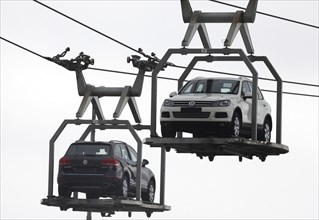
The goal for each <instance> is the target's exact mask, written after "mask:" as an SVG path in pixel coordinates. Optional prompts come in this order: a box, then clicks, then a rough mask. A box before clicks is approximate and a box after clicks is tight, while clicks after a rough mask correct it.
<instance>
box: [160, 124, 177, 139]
mask: <svg viewBox="0 0 319 220" xmlns="http://www.w3.org/2000/svg"><path fill="white" fill-rule="evenodd" d="M161 131H162V137H175V136H176V131H175V130H174V129H172V128H170V127H168V126H165V125H162V126H161Z"/></svg>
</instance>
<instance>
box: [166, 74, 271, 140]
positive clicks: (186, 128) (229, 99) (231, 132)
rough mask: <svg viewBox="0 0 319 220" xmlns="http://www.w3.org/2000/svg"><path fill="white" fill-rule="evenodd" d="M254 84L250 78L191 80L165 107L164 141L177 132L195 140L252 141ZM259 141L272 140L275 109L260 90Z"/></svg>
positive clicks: (258, 113)
mask: <svg viewBox="0 0 319 220" xmlns="http://www.w3.org/2000/svg"><path fill="white" fill-rule="evenodd" d="M251 118H252V81H251V80H249V79H246V78H242V77H238V78H202V77H198V78H195V79H193V80H190V81H189V82H188V83H187V84H186V85H185V86H184V87H183V88H182V89H181V90H180V91H179V93H178V94H177V93H176V92H173V93H171V94H170V98H169V99H165V101H164V103H163V105H162V107H161V119H160V120H161V130H162V136H163V137H175V135H176V132H178V131H181V132H188V133H192V134H193V137H206V136H210V135H213V136H215V137H240V136H242V137H248V138H249V137H250V136H251ZM257 128H258V131H257V132H258V133H257V134H258V140H261V141H266V142H269V141H270V138H271V129H272V119H271V108H270V105H269V104H268V102H266V101H265V100H264V97H263V95H262V93H261V91H260V89H259V88H258V105H257Z"/></svg>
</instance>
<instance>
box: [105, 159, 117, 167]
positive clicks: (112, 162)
mask: <svg viewBox="0 0 319 220" xmlns="http://www.w3.org/2000/svg"><path fill="white" fill-rule="evenodd" d="M101 165H104V166H118V165H119V162H118V161H117V160H115V159H114V158H108V159H104V160H101Z"/></svg>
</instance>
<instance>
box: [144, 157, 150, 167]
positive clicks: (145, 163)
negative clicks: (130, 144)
mask: <svg viewBox="0 0 319 220" xmlns="http://www.w3.org/2000/svg"><path fill="white" fill-rule="evenodd" d="M149 163H150V162H149V161H148V160H146V159H143V161H142V167H145V166H146V165H147V164H149Z"/></svg>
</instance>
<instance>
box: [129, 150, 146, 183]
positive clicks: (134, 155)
mask: <svg viewBox="0 0 319 220" xmlns="http://www.w3.org/2000/svg"><path fill="white" fill-rule="evenodd" d="M128 149H129V151H130V154H131V158H132V160H134V161H136V164H137V153H136V151H135V150H134V149H133V148H132V147H131V146H129V145H128ZM136 171H137V170H136ZM148 177H149V173H148V170H147V169H146V168H145V167H142V169H141V187H142V188H144V189H145V188H147V185H148Z"/></svg>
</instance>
